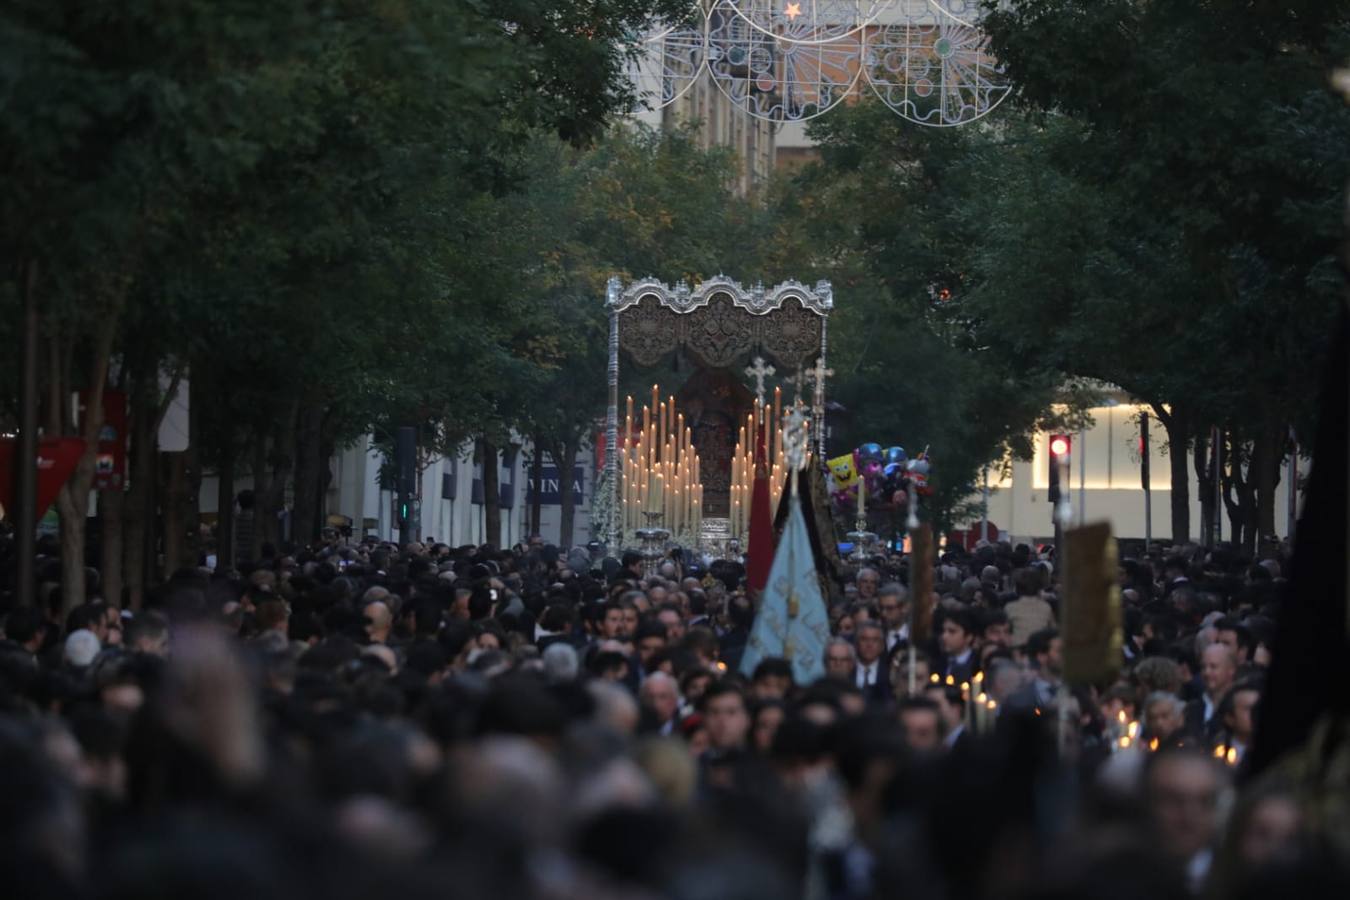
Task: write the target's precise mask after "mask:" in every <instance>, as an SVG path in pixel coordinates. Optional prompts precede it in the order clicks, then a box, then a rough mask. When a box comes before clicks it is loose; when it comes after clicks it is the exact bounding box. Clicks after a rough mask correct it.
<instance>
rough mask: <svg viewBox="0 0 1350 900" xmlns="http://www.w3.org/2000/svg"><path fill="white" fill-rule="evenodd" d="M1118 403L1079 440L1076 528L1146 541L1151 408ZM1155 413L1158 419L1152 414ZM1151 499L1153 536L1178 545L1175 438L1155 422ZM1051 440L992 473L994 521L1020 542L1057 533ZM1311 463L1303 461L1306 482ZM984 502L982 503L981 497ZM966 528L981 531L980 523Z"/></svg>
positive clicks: (1279, 493)
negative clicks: (1105, 527) (1142, 425)
mask: <svg viewBox="0 0 1350 900" xmlns="http://www.w3.org/2000/svg"><path fill="white" fill-rule="evenodd" d="M1108 402H1109V403H1110V405H1103V406H1099V407H1096V408H1093V409H1092V410H1091V411H1090V412H1091V414H1092V419H1093V425H1092V427H1091V428H1088V429H1087V430H1085V431H1083V432H1080V433H1078V434H1073V435H1070V437H1071V438H1072V452H1071V456H1070V470H1071V471H1070V478H1069V481H1068V483H1067V484H1064V485H1063V487H1066V488H1068V489H1069V491H1070V500H1071V504H1072V508H1073V521H1075V522H1079V523H1081V522H1089V523H1090V522H1101V521H1105V522H1109V523H1110V524H1111V530H1112V533H1113V534H1114V535H1115V536H1116V537H1121V538H1144V537H1145V536H1146V531H1147V529H1146V527H1145V515H1144V509H1145V497H1144V493H1145V492H1144V488H1143V482H1142V478H1141V472H1140V452H1139V450H1140V446H1139V444H1140V435H1139V414H1140V412H1142V411H1144V410H1145V409H1146V407H1143V406H1140V405H1138V404H1136V403H1134V402H1132V401H1129V400H1128V399H1120V400H1114V401H1108ZM1150 415H1151V414H1150ZM1149 432H1150V434H1149V447H1150V453H1149V461H1150V470H1151V477H1150V484H1151V485H1152V490H1151V491H1150V494H1151V495H1152V496H1151V498H1150V505H1151V516H1150V518H1151V519H1152V534H1151V537H1152V538H1153V539H1155V540H1164V541H1170V540H1172V539H1173V537H1174V536H1173V534H1172V490H1171V459H1170V458H1169V455H1168V454H1169V453H1170V448H1169V447H1168V446H1167V433H1166V431H1164V430H1163V428H1162V425H1161V424H1160V423H1159V422H1158V421H1157V419H1156V418H1153V419H1152V421H1151V423H1150V429H1149ZM1048 445H1049V435H1046V434H1038V435H1037V436H1036V442H1035V447H1036V452H1035V458H1034V459H1033V460H1032V461H1031V462H1014V463H1012V465H1011V466H1010V467H1008V468H1007V470H1006V471H1005V472H999V471H996V470H992V469H991V474H990V485H989V487H990V491H989V507H988V516H989V521H990V522H991V523H992V524H993V525H994V526H996V527H997V529H998V531H999V533H1000V534H1001V535H1004V536H1006V537H1008V538H1010V539H1012V540H1014V541H1019V540H1021V541H1029V540H1032V539H1035V538H1045V537H1048V536H1049V535H1051V534H1052V533H1053V531H1054V529H1053V525H1052V524H1051V503H1050V501H1049V498H1048V496H1047V495H1048V493H1049V487H1050V461H1049V449H1048ZM1306 467H1307V461H1306V460H1301V461H1300V474H1299V480H1300V482H1301V481H1302V478H1303V477H1304V474H1305V473H1304V472H1303V471H1302V470H1304V469H1306ZM1186 471H1187V477H1188V480H1189V499H1190V511H1191V515H1190V522H1191V527H1190V531H1191V533H1190V534H1189V535H1188V537H1189V538H1190V539H1191V540H1198V539H1199V536H1200V523H1201V506H1200V484H1199V481H1198V479H1197V478H1196V475H1195V465H1194V459H1193V454H1192V453H1190V452H1187V462H1186ZM1289 490H1290V486H1289V477H1288V471H1287V467H1286V470H1285V472H1283V473H1282V477H1281V480H1280V484H1279V487H1278V488H1277V490H1276V495H1275V527H1276V531H1277V532H1278V533H1279V535H1280V537H1287V536H1288V531H1289V509H1290V505H1289ZM975 499H976V501H977V502H978V501H979V497H976V498H975ZM1222 523H1223V525H1222V527H1223V535H1224V539H1227V538H1228V536H1229V535H1231V534H1232V527H1233V525H1232V521H1231V519H1230V517H1229V515H1228V512H1227V509H1224V511H1223V518H1222ZM963 527H965V528H970V529H974V530H978V529H979V528H980V519H979V518H976V519H975V520H973V521H972V522H970V523H966V524H965V525H964V526H963Z"/></svg>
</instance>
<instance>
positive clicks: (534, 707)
mask: <svg viewBox="0 0 1350 900" xmlns="http://www.w3.org/2000/svg"><path fill="white" fill-rule="evenodd" d="M48 549H51V548H48ZM1285 562H1286V561H1285V560H1280V559H1266V560H1262V561H1260V562H1258V563H1252V562H1249V561H1245V560H1241V559H1239V558H1237V557H1236V556H1234V555H1230V554H1226V553H1224V552H1222V551H1213V552H1208V551H1202V550H1200V549H1199V548H1195V547H1181V548H1176V549H1175V550H1174V551H1173V552H1171V554H1170V555H1166V556H1162V555H1154V556H1148V557H1145V558H1138V559H1127V560H1125V561H1124V562H1123V563H1122V565H1121V567H1120V583H1121V587H1122V597H1123V602H1124V635H1125V642H1124V649H1123V656H1122V659H1121V660H1120V663H1121V666H1120V674H1119V676H1118V678H1117V679H1116V680H1115V681H1114V682H1113V683H1109V684H1099V685H1095V686H1090V687H1070V686H1068V685H1066V684H1065V683H1064V680H1063V674H1062V646H1061V639H1060V637H1059V635H1058V632H1057V631H1056V626H1057V615H1058V612H1059V610H1058V600H1057V597H1056V590H1057V586H1058V582H1057V578H1056V573H1055V571H1054V567H1053V565H1052V563H1051V562H1050V561H1048V560H1045V559H1042V558H1041V557H1040V554H1038V552H1037V551H1036V550H1034V549H1033V548H1031V547H1029V546H1026V545H1018V546H1010V545H1008V544H1006V543H1004V544H989V545H982V546H980V547H979V548H978V549H976V550H975V551H974V552H973V553H966V552H964V551H961V550H959V549H953V550H952V551H951V552H948V553H945V554H944V555H943V556H942V557H941V559H940V561H939V563H938V564H937V565H936V567H935V571H934V573H933V575H934V578H933V583H934V585H935V586H936V589H935V590H934V592H933V594H932V596H930V597H924V598H918V597H915V596H913V595H912V594H911V592H910V590H909V587H908V585H909V582H910V578H909V575H910V572H909V566H910V560H909V559H908V558H906V557H903V556H894V557H888V558H876V559H874V560H872V561H870V562H869V563H868V564H866V565H864V566H861V567H860V568H858V569H857V570H856V572H855V573H853V574H852V580H851V582H850V583H848V584H847V585H844V586H842V589H841V590H840V591H838V592H837V595H836V600H835V602H834V603H833V604H832V607H831V609H830V610H829V614H830V621H831V630H832V634H833V637H832V639H831V640H830V641H829V643H828V645H827V646H826V648H825V651H824V658H823V660H822V662H823V664H824V669H825V673H826V674H825V676H824V677H823V678H821V679H820V680H818V681H816V682H815V683H812V684H797V683H794V681H793V668H792V666H791V665H790V664H789V662H788V661H787V660H784V659H779V658H769V659H764V660H762V661H761V662H759V664H758V665H756V666H755V667H754V669H753V671H751V672H742V671H741V665H740V662H741V657H742V654H743V651H744V649H745V646H746V642H747V639H748V637H749V634H750V629H751V625H752V622H753V619H754V605H753V602H752V598H751V597H749V596H748V595H747V591H746V589H745V584H744V577H745V568H744V566H743V565H742V564H741V563H740V562H739V561H735V560H707V559H700V558H697V557H695V556H694V555H693V554H686V553H681V552H679V551H673V552H672V553H671V554H670V556H669V558H667V559H664V560H663V561H661V562H660V563H659V564H658V565H657V566H656V567H655V569H654V570H650V571H649V570H646V569H645V568H644V562H643V560H642V559H641V558H640V557H638V556H637V555H636V554H631V553H630V554H624V555H622V556H621V557H620V558H613V557H603V556H602V555H601V554H600V553H599V552H595V551H593V550H587V549H584V548H577V549H574V550H572V551H571V552H563V551H560V550H559V549H558V548H556V547H553V546H549V545H545V544H543V543H542V542H540V541H538V540H537V539H535V540H532V541H530V542H529V543H527V544H522V545H519V546H517V547H515V548H513V549H511V550H499V549H497V548H494V547H491V546H482V547H458V548H454V547H450V546H447V545H445V544H442V543H436V542H434V541H428V542H425V543H410V544H407V545H405V546H396V545H394V544H390V543H387V542H383V541H379V540H376V539H372V538H368V539H366V540H363V541H360V542H354V541H351V540H348V539H344V538H340V537H338V536H337V535H336V534H332V533H330V534H328V535H327V536H326V538H325V540H324V541H323V542H322V543H320V544H317V545H314V546H310V547H305V548H291V547H282V548H274V547H271V546H265V547H264V548H263V553H262V558H261V559H259V560H257V561H256V562H254V563H250V564H247V565H242V566H240V567H239V569H238V570H234V569H230V568H227V567H225V566H218V567H217V568H215V569H214V570H213V569H210V568H207V567H205V566H203V567H201V568H198V569H191V570H183V571H179V572H177V573H175V574H174V575H173V576H172V577H171V578H169V579H168V580H167V581H166V582H165V583H163V584H162V585H160V586H158V587H157V588H155V589H154V590H152V591H151V592H150V593H149V595H148V596H147V598H146V599H145V602H144V603H143V604H141V607H140V608H138V609H130V608H127V606H126V604H124V603H123V602H122V599H121V598H117V597H106V596H103V595H102V593H101V591H100V587H99V582H98V579H97V577H96V576H97V573H95V572H91V573H90V578H89V584H88V594H89V596H88V599H87V602H85V603H83V604H81V605H77V606H75V607H74V608H71V609H68V610H67V611H65V612H64V614H61V601H60V597H61V594H60V589H59V585H58V584H57V583H56V580H57V578H58V577H59V560H56V559H54V558H44V559H42V560H40V562H39V567H38V574H39V577H40V578H41V579H42V580H43V583H42V584H41V589H40V591H39V598H40V602H39V605H38V606H36V607H14V606H13V605H12V595H11V596H10V597H9V598H8V599H7V601H6V605H4V606H2V607H0V616H2V617H3V637H4V641H3V645H0V796H3V797H4V806H5V810H6V813H5V815H4V816H3V817H0V821H3V822H4V826H3V828H4V840H3V841H0V859H3V860H4V863H3V867H4V870H5V871H4V873H3V876H0V877H3V878H4V879H5V881H4V883H5V884H6V885H7V886H8V887H10V888H11V889H12V890H13V891H14V893H13V894H12V896H15V897H25V898H41V897H47V896H52V897H68V896H75V897H80V896H87V897H109V898H123V897H125V898H132V897H135V898H145V897H157V896H163V897H188V896H191V897H195V898H197V900H209V898H215V897H222V898H223V897H238V896H248V897H256V898H270V897H276V898H286V900H297V898H301V897H310V896H313V897H335V898H343V897H352V898H355V897H367V896H379V897H386V896H388V897H395V896H397V897H400V898H416V897H419V896H428V897H430V896H437V897H444V896H447V895H448V896H455V897H478V896H483V897H489V896H491V897H581V896H586V897H600V898H603V897H630V896H631V897H646V896H658V895H659V896H669V897H674V898H686V897H687V898H695V897H697V898H699V900H720V898H727V900H733V898H758V897H765V898H781V897H803V898H807V900H836V898H838V900H848V898H867V897H873V896H882V895H887V894H895V893H897V892H901V891H903V892H904V893H905V895H906V896H910V897H917V898H923V897H933V898H946V897H998V896H1008V897H1017V896H1038V897H1056V896H1066V897H1067V896H1071V895H1075V896H1076V895H1082V894H1085V893H1087V892H1093V893H1096V894H1099V895H1105V896H1121V897H1127V896H1130V897H1132V896H1145V895H1147V896H1154V897H1166V896H1176V897H1181V896H1187V895H1188V894H1194V893H1198V892H1201V891H1205V890H1210V891H1213V892H1216V893H1217V894H1220V895H1224V896H1247V895H1251V896H1258V895H1260V896H1267V895H1268V894H1267V892H1268V891H1269V890H1278V889H1281V886H1282V885H1283V886H1286V887H1287V886H1289V885H1293V884H1296V883H1302V882H1300V881H1298V879H1300V878H1304V877H1306V876H1307V873H1308V872H1310V871H1317V872H1319V873H1321V874H1322V875H1324V876H1326V875H1327V873H1328V872H1330V873H1331V875H1330V876H1328V877H1335V878H1341V879H1342V880H1341V881H1340V882H1338V883H1344V879H1343V877H1342V874H1343V873H1342V874H1337V873H1339V872H1340V870H1338V869H1336V868H1335V866H1334V865H1333V864H1332V863H1330V862H1328V858H1327V857H1326V856H1325V855H1324V854H1323V852H1322V851H1321V849H1320V846H1319V843H1318V842H1317V841H1316V840H1314V839H1313V836H1312V835H1311V834H1310V829H1309V828H1308V827H1307V820H1306V812H1305V810H1304V809H1303V808H1302V807H1301V805H1300V803H1299V802H1298V800H1297V798H1296V795H1295V794H1294V792H1293V789H1292V787H1291V786H1290V785H1287V784H1283V783H1281V782H1279V781H1277V780H1269V779H1267V780H1263V781H1261V782H1260V783H1259V786H1258V787H1257V788H1255V789H1251V790H1244V791H1243V792H1241V793H1239V792H1237V791H1236V790H1235V788H1234V774H1235V772H1237V771H1239V770H1240V768H1241V766H1242V763H1243V759H1244V756H1245V754H1246V753H1247V749H1248V748H1249V747H1250V745H1251V742H1252V734H1253V729H1254V723H1255V721H1256V720H1257V718H1258V717H1259V712H1260V707H1261V703H1262V697H1263V693H1264V676H1263V673H1264V671H1265V669H1266V668H1267V667H1268V665H1269V663H1270V659H1271V646H1272V634H1273V631H1274V628H1275V619H1276V610H1277V606H1278V603H1279V600H1280V597H1281V594H1282V590H1283V584H1284V582H1283V579H1282V577H1281V571H1282V570H1281V566H1282V564H1284V563H1285ZM11 580H12V579H11ZM915 603H923V604H925V612H926V615H924V616H920V617H918V619H917V621H925V620H928V621H931V623H932V625H931V630H928V631H926V633H923V634H912V633H911V621H914V619H912V617H911V605H912V604H915ZM911 651H912V652H911ZM977 692H978V694H977ZM977 696H978V699H977ZM976 707H978V708H976Z"/></svg>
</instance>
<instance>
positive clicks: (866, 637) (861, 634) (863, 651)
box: [853, 621, 893, 706]
mask: <svg viewBox="0 0 1350 900" xmlns="http://www.w3.org/2000/svg"><path fill="white" fill-rule="evenodd" d="M853 641H854V649H855V651H856V652H857V655H858V664H857V666H855V667H854V670H853V683H854V684H856V685H857V686H858V689H859V690H861V691H862V692H863V698H864V699H866V700H867V704H868V705H869V706H872V705H878V704H882V703H888V702H890V701H891V700H892V699H893V697H892V695H891V679H890V668H889V667H888V666H887V665H886V631H885V629H884V628H882V627H881V625H880V624H879V623H877V622H871V621H869V622H864V623H863V624H861V625H859V626H858V630H857V632H856V633H855V634H854V636H853Z"/></svg>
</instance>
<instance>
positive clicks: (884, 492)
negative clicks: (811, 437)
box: [826, 442, 932, 512]
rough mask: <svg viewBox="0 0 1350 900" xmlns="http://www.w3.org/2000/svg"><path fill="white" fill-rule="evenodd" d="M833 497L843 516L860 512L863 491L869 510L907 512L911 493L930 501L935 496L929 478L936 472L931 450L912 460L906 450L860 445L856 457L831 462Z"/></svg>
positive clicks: (843, 457)
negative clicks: (860, 499)
mask: <svg viewBox="0 0 1350 900" xmlns="http://www.w3.org/2000/svg"><path fill="white" fill-rule="evenodd" d="M826 465H827V466H828V467H829V470H830V478H831V482H832V483H831V485H830V496H831V497H832V498H833V499H834V504H835V507H836V508H837V509H838V510H839V511H840V512H853V511H856V509H857V504H858V493H859V491H864V492H866V493H865V494H864V497H865V499H866V506H867V508H869V509H883V510H894V509H897V508H901V509H903V508H904V507H906V506H908V504H909V489H910V488H911V487H913V489H914V493H915V494H917V495H919V496H921V497H926V496H928V495H930V494H931V493H932V488H931V487H930V486H929V484H928V476H929V474H930V472H931V471H932V464H931V457H930V456H929V452H928V449H927V448H924V451H923V452H922V453H920V454H919V455H918V456H916V457H914V458H913V459H910V458H909V456H908V454H906V453H905V448H904V447H887V448H886V449H885V450H883V449H882V448H881V445H880V444H877V443H872V442H869V443H866V444H860V445H859V446H858V448H857V449H856V450H854V451H853V452H852V453H848V454H845V455H844V456H836V457H835V458H834V459H831V460H828V461H827V462H826Z"/></svg>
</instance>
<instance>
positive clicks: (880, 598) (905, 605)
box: [877, 581, 909, 657]
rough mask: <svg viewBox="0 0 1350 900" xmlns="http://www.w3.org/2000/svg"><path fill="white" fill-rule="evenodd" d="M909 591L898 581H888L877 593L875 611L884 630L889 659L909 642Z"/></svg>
mask: <svg viewBox="0 0 1350 900" xmlns="http://www.w3.org/2000/svg"><path fill="white" fill-rule="evenodd" d="M908 601H909V591H907V590H905V586H904V585H903V584H900V583H899V582H898V581H888V582H886V583H885V584H883V585H882V586H881V589H880V590H878V591H877V611H878V612H879V613H880V614H881V624H882V626H883V627H884V628H885V629H886V655H887V656H888V657H889V656H890V655H892V654H893V653H895V651H896V650H898V649H900V647H902V646H904V645H905V644H906V643H907V642H908V641H909V602H908Z"/></svg>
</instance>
